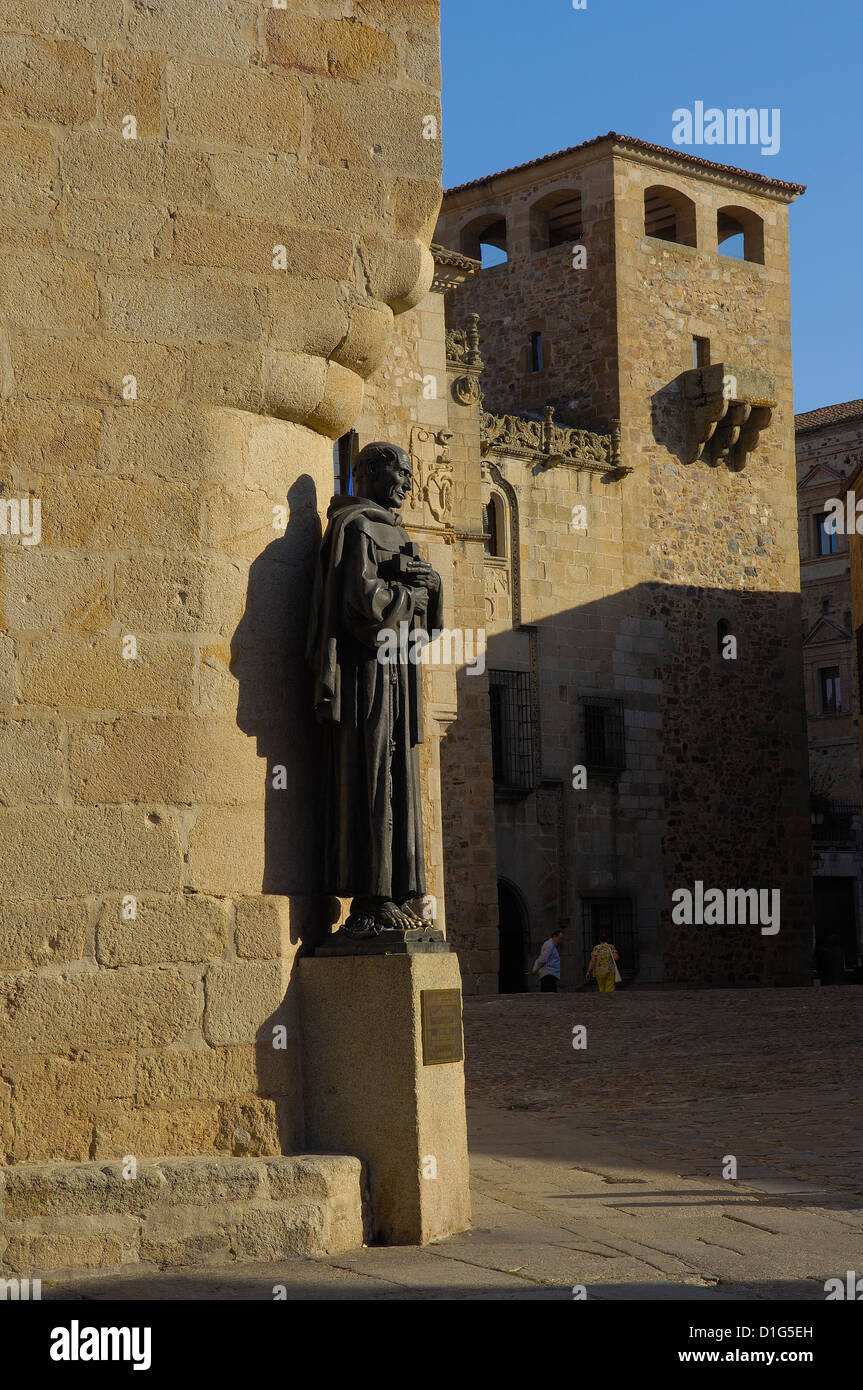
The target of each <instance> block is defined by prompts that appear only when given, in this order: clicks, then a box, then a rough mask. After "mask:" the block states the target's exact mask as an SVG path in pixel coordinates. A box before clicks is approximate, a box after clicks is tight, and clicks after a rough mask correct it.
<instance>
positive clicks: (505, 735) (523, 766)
mask: <svg viewBox="0 0 863 1390" xmlns="http://www.w3.org/2000/svg"><path fill="white" fill-rule="evenodd" d="M488 696H489V708H490V713H491V757H492V769H493V773H494V786H495V791H502V792H510V793H513V792H522V793H525V794H526V793H527V792H531V791H533V790H534V788H535V787H536V783H537V770H536V738H535V731H534V725H533V702H532V700H531V690H530V674H529V673H528V672H527V671H489V673H488Z"/></svg>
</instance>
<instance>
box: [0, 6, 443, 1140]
mask: <svg viewBox="0 0 863 1390" xmlns="http://www.w3.org/2000/svg"><path fill="white" fill-rule="evenodd" d="M346 8H347V9H348V10H349V11H350V13H349V14H345V13H344V11H345V9H346ZM438 20H439V7H438V5H437V4H436V3H428V2H427V0H387V3H386V5H383V4H382V3H379V0H356V3H354V4H351V5H349V6H347V7H345V6H344V5H342V4H341V3H339V4H334V3H333V4H331V3H328V0H319V2H317V0H315V2H314V3H299V4H297V3H294V0H291V5H290V8H289V10H274V9H270V8H268V7H266V6H264V5H262V4H257V3H251V0H222V2H221V3H212V0H206V2H205V0H182V3H180V0H160V3H156V4H148V5H144V4H138V3H137V0H135V3H126V4H124V3H122V0H116V2H115V0H104V2H102V0H100V3H99V4H91V3H89V0H87V2H86V3H84V4H81V3H80V2H79V0H75V3H66V0H56V3H53V0H52V3H51V4H43V3H42V0H37V2H36V3H29V0H28V3H27V4H23V3H17V2H16V0H13V3H11V4H7V5H5V6H4V8H3V13H2V16H0V89H2V97H0V149H2V155H0V196H2V200H3V213H2V218H0V248H2V252H0V374H2V375H0V487H2V491H3V493H4V495H5V497H7V498H15V499H22V498H26V497H34V498H39V499H40V501H41V507H42V536H41V540H40V543H39V544H38V545H33V546H25V545H24V544H23V543H22V540H21V538H20V537H19V536H15V535H6V536H4V537H0V562H2V567H3V589H2V594H3V632H2V634H0V698H2V701H3V708H2V714H0V741H2V745H3V747H2V760H0V761H2V768H3V771H2V773H0V784H2V791H0V803H2V804H0V845H2V851H0V900H1V901H0V980H2V983H0V999H2V1009H3V1013H4V1026H3V1030H2V1037H0V1047H2V1052H0V1158H2V1159H4V1160H6V1161H12V1162H22V1161H26V1160H39V1159H45V1160H52V1159H54V1160H57V1159H65V1160H71V1161H80V1160H84V1159H88V1158H96V1159H102V1158H112V1157H120V1156H122V1155H124V1154H127V1153H128V1154H133V1155H135V1156H137V1157H146V1156H148V1155H163V1154H189V1155H194V1154H205V1153H213V1152H218V1153H225V1154H234V1155H254V1154H274V1153H279V1152H281V1151H284V1150H288V1151H289V1150H290V1149H291V1148H295V1147H296V1146H298V1145H301V1143H302V1139H303V1117H302V1106H301V1097H300V1093H299V1083H298V1066H297V1037H296V1026H295V1019H294V1007H293V992H292V987H291V972H292V968H293V964H294V959H295V955H296V953H297V951H298V949H299V948H300V946H301V944H302V942H303V941H307V942H308V941H312V940H314V939H316V937H317V934H318V933H319V932H320V931H321V930H324V929H325V928H326V925H327V922H326V917H325V915H324V913H323V905H322V901H321V898H320V886H321V885H320V883H319V881H318V878H317V872H316V864H317V846H316V816H315V810H316V798H317V795H318V785H317V764H316V762H315V737H316V735H315V729H314V727H313V724H312V721H311V717H310V697H309V690H308V685H307V681H306V676H305V669H304V664H303V659H302V650H303V642H304V636H305V614H306V607H307V600H308V587H309V582H310V574H311V566H312V563H313V559H314V553H315V547H316V544H317V541H318V538H319V536H320V532H321V524H322V517H323V514H324V512H325V510H326V506H327V504H328V501H329V498H330V495H331V492H332V440H333V439H335V438H337V437H338V436H339V435H340V434H342V433H343V432H344V431H345V430H346V429H348V428H349V427H350V426H351V424H352V423H353V421H354V419H355V418H356V416H357V415H358V414H359V412H360V410H361V408H362V403H363V395H364V386H365V380H366V378H368V377H369V376H370V375H371V374H372V372H373V371H375V370H376V368H377V367H378V365H379V364H380V363H381V362H382V361H383V358H384V356H385V353H386V349H387V345H388V341H389V335H390V332H391V328H392V324H393V317H394V314H398V313H402V312H405V311H407V310H409V309H410V308H411V307H412V306H413V305H414V304H415V303H417V302H419V300H421V299H422V298H423V297H424V296H425V294H426V293H427V291H428V288H429V285H430V283H431V278H432V272H433V266H432V260H431V256H430V254H429V251H428V240H429V235H430V231H431V225H432V221H433V218H434V215H435V213H436V211H437V202H438V200H439V196H440V186H439V166H440V142H439V140H427V139H424V138H423V129H424V125H425V123H426V117H427V116H434V117H435V118H436V119H439V104H438V92H439V64H438V32H437V29H438ZM130 117H134V124H131V123H130V121H129V119H128V118H130ZM126 136H129V137H132V136H134V138H126ZM130 638H133V639H134V644H130V643H129V642H128V641H127V639H130ZM124 653H125V655H124ZM281 768H283V769H284V773H282V772H280V771H279V769H281ZM439 858H440V856H439V853H438V859H439ZM132 899H134V902H133V901H132ZM276 1024H284V1026H285V1029H286V1033H285V1038H286V1046H285V1047H284V1049H282V1050H279V1051H274V1049H273V1046H272V1040H273V1028H274V1026H275V1025H276Z"/></svg>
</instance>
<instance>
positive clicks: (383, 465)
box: [353, 442, 412, 511]
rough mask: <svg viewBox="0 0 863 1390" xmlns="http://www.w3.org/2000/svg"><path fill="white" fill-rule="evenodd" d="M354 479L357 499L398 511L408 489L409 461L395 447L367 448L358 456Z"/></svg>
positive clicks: (401, 451)
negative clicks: (367, 499)
mask: <svg viewBox="0 0 863 1390" xmlns="http://www.w3.org/2000/svg"><path fill="white" fill-rule="evenodd" d="M353 475H354V493H355V494H356V496H358V497H368V498H370V499H371V501H373V502H377V503H378V505H379V506H381V507H387V508H389V509H390V510H391V511H398V510H399V508H400V507H401V506H402V505H403V503H404V500H405V498H406V496H407V495H408V493H409V492H410V489H411V481H412V479H411V461H410V457H409V455H408V454H407V453H406V452H405V450H404V449H402V448H400V447H399V445H398V444H388V443H385V442H378V443H376V444H367V445H366V446H365V448H364V449H361V450H360V452H359V454H358V456H357V460H356V463H355V464H354V468H353Z"/></svg>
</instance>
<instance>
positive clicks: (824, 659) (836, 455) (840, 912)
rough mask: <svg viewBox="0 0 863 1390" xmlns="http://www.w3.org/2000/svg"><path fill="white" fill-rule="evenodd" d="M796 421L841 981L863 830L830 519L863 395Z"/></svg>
mask: <svg viewBox="0 0 863 1390" xmlns="http://www.w3.org/2000/svg"><path fill="white" fill-rule="evenodd" d="M795 428H796V438H797V478H798V482H797V495H798V506H799V526H800V540H799V543H800V583H801V596H802V601H803V628H802V630H803V678H804V684H805V690H806V714H807V722H808V726H809V775H810V789H811V794H812V803H811V813H812V851H813V853H812V869H813V891H814V897H815V943H816V963H817V967H818V971H819V977H820V978H821V979H822V980H824V981H829V982H830V983H833V984H836V983H841V982H842V981H844V980H848V979H853V978H855V976H856V975H857V973H858V970H859V966H860V964H861V924H863V837H861V822H860V769H859V762H858V757H857V746H858V733H857V723H858V717H859V712H860V698H859V684H858V673H857V663H856V660H855V650H854V637H853V631H852V628H853V616H852V605H851V565H850V554H849V536H848V534H847V530H846V528H845V526H844V525H841V526H839V527H836V526H835V525H833V518H834V516H835V506H831V502H834V503H835V502H841V504H842V511H843V516H844V513H845V510H846V501H845V498H846V490H847V488H848V485H849V478H850V476H851V474H852V473H854V472H855V470H856V468H857V467H858V465H859V462H860V458H861V452H863V401H846V402H844V403H842V404H839V405H832V406H825V407H823V408H822V409H820V410H810V411H807V412H806V413H805V414H803V415H798V416H797V417H796V419H795Z"/></svg>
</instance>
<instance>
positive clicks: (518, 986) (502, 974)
mask: <svg viewBox="0 0 863 1390" xmlns="http://www.w3.org/2000/svg"><path fill="white" fill-rule="evenodd" d="M497 908H498V925H499V932H498V935H499V943H500V944H499V949H500V970H499V973H498V989H499V991H500V993H501V994H523V993H524V992H525V991H526V989H527V978H526V977H527V960H526V957H525V952H526V950H527V943H528V941H529V939H530V938H529V934H528V930H527V926H528V922H527V912H526V911H525V908H524V904H523V902H522V900H521V894H520V893H519V892H518V891H517V889H515V888H513V886H512V884H511V883H507V881H506V879H503V878H499V879H498V881H497Z"/></svg>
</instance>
